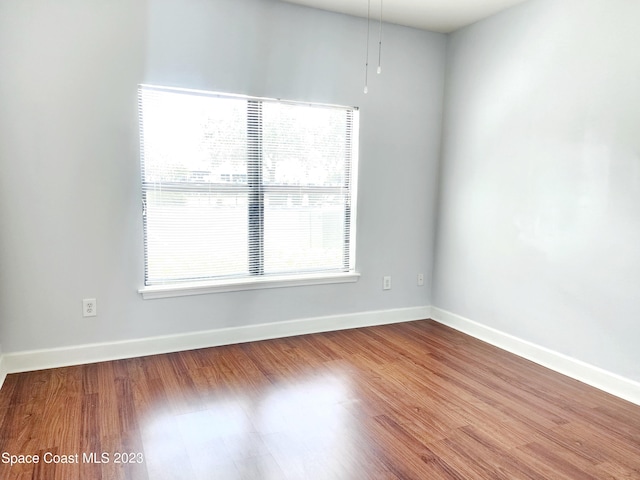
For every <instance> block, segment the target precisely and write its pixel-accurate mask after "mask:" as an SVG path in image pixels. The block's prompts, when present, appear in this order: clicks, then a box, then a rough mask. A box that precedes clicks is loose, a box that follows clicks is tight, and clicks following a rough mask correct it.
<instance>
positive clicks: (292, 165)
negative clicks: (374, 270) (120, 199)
mask: <svg viewBox="0 0 640 480" xmlns="http://www.w3.org/2000/svg"><path fill="white" fill-rule="evenodd" d="M139 114H140V138H141V163H142V194H143V207H144V208H143V220H144V247H145V285H148V286H152V285H167V284H179V283H183V282H199V281H201V282H206V281H211V280H215V281H220V280H224V279H238V278H251V277H261V278H265V277H269V276H273V277H278V276H283V275H287V276H292V275H293V276H295V275H308V274H313V273H335V272H353V271H354V268H355V258H354V256H355V248H354V243H355V221H354V220H355V201H354V200H355V184H356V175H355V167H356V165H357V163H356V162H357V152H356V146H357V131H358V111H357V109H355V108H351V107H337V106H327V105H315V104H302V103H295V102H283V101H277V100H270V99H261V98H249V97H244V96H234V95H226V94H217V93H212V92H202V91H192V90H184V89H173V88H165V87H156V86H149V85H141V86H140V87H139Z"/></svg>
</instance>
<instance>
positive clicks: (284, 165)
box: [262, 102, 350, 186]
mask: <svg viewBox="0 0 640 480" xmlns="http://www.w3.org/2000/svg"><path fill="white" fill-rule="evenodd" d="M262 108H263V111H262V118H263V134H262V135H263V173H262V176H263V181H264V183H265V185H324V186H328V185H332V186H343V185H344V184H345V181H346V176H345V174H346V173H347V171H348V169H349V168H350V166H349V164H348V163H347V153H346V149H347V112H346V111H345V110H342V109H334V108H321V107H313V106H309V105H290V104H284V103H271V102H265V103H264V104H263V107H262Z"/></svg>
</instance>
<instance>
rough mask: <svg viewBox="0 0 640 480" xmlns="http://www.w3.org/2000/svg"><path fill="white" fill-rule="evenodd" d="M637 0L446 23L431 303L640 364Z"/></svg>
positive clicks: (592, 356)
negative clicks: (453, 26)
mask: <svg viewBox="0 0 640 480" xmlns="http://www.w3.org/2000/svg"><path fill="white" fill-rule="evenodd" d="M638 18H640V2H637V1H628V0H565V1H562V2H559V1H557V0H534V1H531V2H527V3H525V4H523V5H521V6H519V7H516V8H514V9H511V10H509V11H507V12H505V13H503V14H500V15H498V16H496V17H493V18H491V19H488V20H485V21H482V22H480V23H478V24H475V25H473V26H471V27H469V28H465V29H463V30H461V31H459V32H457V33H455V34H454V35H452V36H451V37H450V39H449V43H448V62H449V63H448V72H447V93H446V101H445V109H446V120H445V123H444V134H443V150H444V154H443V163H442V170H441V190H440V191H441V195H440V207H439V225H438V235H437V242H436V243H437V253H436V269H435V276H434V284H435V288H434V304H435V305H437V306H438V307H440V308H442V309H444V310H447V311H450V312H453V313H456V314H458V315H462V316H464V317H467V318H470V319H472V320H475V321H477V322H480V323H482V324H484V325H487V326H489V327H492V328H495V329H498V330H500V331H502V332H506V333H509V334H512V335H515V336H517V337H519V338H521V339H524V340H527V341H529V342H533V343H535V344H538V345H540V346H543V347H546V348H549V349H551V350H554V351H556V352H560V353H564V354H566V355H569V356H571V357H573V358H576V359H579V360H582V361H584V362H587V363H590V364H592V365H595V366H598V367H601V368H604V369H606V370H609V371H611V372H614V373H617V374H619V375H622V376H625V377H627V378H629V379H633V380H640V349H639V348H638V340H639V339H640V50H639V48H638V46H639V45H640V29H638Z"/></svg>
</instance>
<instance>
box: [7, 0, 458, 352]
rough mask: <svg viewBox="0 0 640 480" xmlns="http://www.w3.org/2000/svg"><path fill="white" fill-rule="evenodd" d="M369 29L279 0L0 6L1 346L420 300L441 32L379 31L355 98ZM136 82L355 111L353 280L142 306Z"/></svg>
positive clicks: (101, 338) (435, 148)
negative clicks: (94, 304) (385, 284)
mask: <svg viewBox="0 0 640 480" xmlns="http://www.w3.org/2000/svg"><path fill="white" fill-rule="evenodd" d="M365 27H366V22H365V21H364V20H362V19H356V18H352V17H347V16H344V15H338V14H330V13H326V12H321V11H316V10H312V9H308V8H304V7H299V6H294V5H290V4H285V3H280V2H276V1H271V0H242V1H238V0H171V1H169V0H148V1H142V0H135V1H130V0H113V1H108V2H107V1H91V2H87V1H86V0H56V1H55V2H52V1H49V0H21V1H10V2H0V72H1V74H0V106H1V108H0V225H1V226H0V228H1V230H0V322H1V323H0V339H1V340H0V341H1V343H2V348H3V351H4V353H9V352H16V351H23V350H30V349H40V348H52V347H61V346H67V345H78V344H85V343H91V342H109V341H115V340H121V339H134V338H142V337H148V336H155V335H164V334H173V333H180V332H192V331H199V330H207V329H214V328H219V327H229V326H239V325H247V324H252V323H267V322H277V321H282V320H288V319H297V318H306V317H314V316H324V315H335V314H342V313H351V312H362V311H372V310H381V309H391V308H399V307H411V306H423V305H428V304H430V302H431V298H430V290H431V287H430V283H429V282H430V277H431V271H432V252H433V240H434V218H435V200H436V199H435V190H436V188H435V187H436V170H437V163H438V155H439V141H440V128H441V113H442V112H441V110H442V90H443V83H444V62H445V45H446V37H445V36H444V35H440V34H432V33H427V32H422V31H418V30H412V29H408V28H402V27H398V26H391V25H388V26H385V45H384V71H383V74H382V75H381V76H379V77H378V76H376V75H375V65H374V66H373V68H372V69H371V73H372V75H371V81H370V86H369V94H368V95H366V96H365V95H364V94H363V93H362V86H363V63H364V48H365V45H364V40H365V33H366V30H365ZM371 42H372V43H371V45H372V51H375V50H374V49H375V44H376V42H377V39H375V38H372V41H371ZM373 56H375V55H372V58H373ZM372 63H374V62H372ZM139 83H154V84H162V85H174V86H183V87H189V88H201V89H210V90H217V91H223V92H233V93H244V94H251V95H259V96H268V97H281V98H286V99H293V100H306V101H314V102H327V103H338V104H344V105H356V106H359V107H361V132H360V141H361V144H360V185H359V212H358V235H357V241H358V243H357V270H358V271H360V272H361V273H362V277H361V279H360V281H359V282H357V283H355V284H344V285H325V286H315V287H297V288H288V289H273V290H264V291H252V292H237V293H225V294H214V295H202V296H195V297H182V298H173V299H163V300H142V299H141V297H140V295H139V294H138V293H137V289H138V288H139V287H141V286H142V283H143V256H142V255H143V250H142V222H141V208H140V185H139V178H140V173H139V157H138V130H137V128H138V125H137V104H136V88H137V84H139ZM417 273H425V276H426V278H427V279H429V281H428V282H427V284H426V285H425V286H424V287H417V285H416V274H417ZM383 275H392V276H393V290H391V291H389V292H383V291H382V276H383ZM86 297H96V298H97V301H98V317H97V318H96V319H83V318H82V317H81V299H82V298H86Z"/></svg>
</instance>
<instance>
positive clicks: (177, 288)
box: [138, 273, 360, 300]
mask: <svg viewBox="0 0 640 480" xmlns="http://www.w3.org/2000/svg"><path fill="white" fill-rule="evenodd" d="M359 277H360V274H359V273H332V274H321V275H304V276H301V275H296V276H282V277H271V278H251V279H247V278H242V279H238V280H224V281H210V282H197V283H195V282H194V283H183V284H171V285H153V286H150V287H143V288H141V289H140V290H138V293H140V294H142V298H144V299H145V300H151V299H154V298H169V297H184V296H188V295H204V294H208V293H224V292H239V291H242V290H261V289H264V288H282V287H301V286H305V285H326V284H332V283H354V282H357V281H358V278H359Z"/></svg>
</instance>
